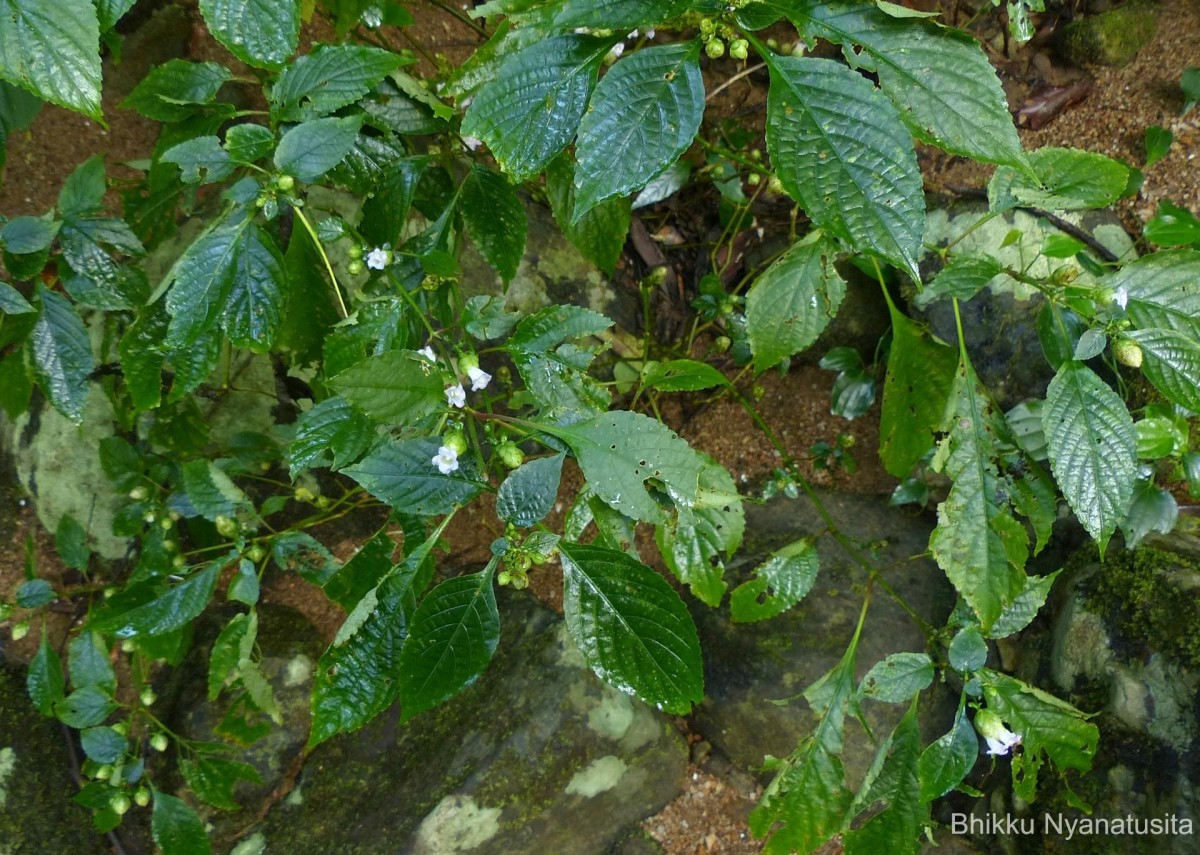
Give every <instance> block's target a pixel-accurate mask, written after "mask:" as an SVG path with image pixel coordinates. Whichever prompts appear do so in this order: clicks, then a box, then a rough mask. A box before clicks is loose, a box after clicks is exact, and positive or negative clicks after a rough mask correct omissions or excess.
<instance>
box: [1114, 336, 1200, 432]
mask: <svg viewBox="0 0 1200 855" xmlns="http://www.w3.org/2000/svg"><path fill="white" fill-rule="evenodd" d="M1129 336H1130V338H1132V339H1133V340H1134V341H1136V342H1137V343H1138V346H1139V347H1140V348H1141V349H1142V373H1143V374H1145V375H1146V379H1147V380H1149V381H1150V382H1151V383H1153V384H1154V386H1155V387H1156V388H1157V389H1158V391H1160V392H1162V393H1163V394H1164V395H1165V396H1166V397H1167V399H1168V400H1169V401H1172V402H1174V403H1176V404H1179V405H1180V406H1181V407H1187V408H1188V409H1189V410H1192V411H1193V412H1200V344H1197V343H1196V341H1195V340H1194V339H1192V338H1189V337H1188V336H1185V335H1180V334H1179V333H1177V332H1175V331H1174V330H1161V329H1148V330H1145V329H1144V330H1133V331H1131V332H1130V333H1129Z"/></svg>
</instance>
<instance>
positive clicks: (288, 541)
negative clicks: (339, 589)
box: [271, 531, 339, 585]
mask: <svg viewBox="0 0 1200 855" xmlns="http://www.w3.org/2000/svg"><path fill="white" fill-rule="evenodd" d="M271 557H272V558H273V559H274V560H275V563H276V565H278V566H279V568H280V569H281V570H286V571H288V572H291V573H298V574H300V575H301V576H303V577H304V578H305V579H307V580H308V581H310V582H312V583H313V584H314V585H324V584H325V583H326V582H327V581H329V579H330V578H332V576H333V574H334V573H336V572H337V570H338V567H339V564H338V560H337V559H336V558H334V557H333V555H332V553H330V551H329V550H328V549H326V548H325V547H324V545H322V543H321V541H319V540H317V539H316V538H315V537H313V536H312V535H311V534H307V533H305V532H302V531H291V532H285V533H284V534H281V535H279V536H278V537H276V538H274V539H273V540H272V541H271Z"/></svg>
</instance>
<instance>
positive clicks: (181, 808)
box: [150, 790, 212, 855]
mask: <svg viewBox="0 0 1200 855" xmlns="http://www.w3.org/2000/svg"><path fill="white" fill-rule="evenodd" d="M150 828H151V830H152V832H153V834H154V842H155V843H157V844H158V846H159V848H160V849H162V851H163V855H211V853H212V845H211V844H210V843H209V842H208V834H207V833H205V831H204V823H202V822H201V821H200V817H198V816H196V812H195V811H194V810H192V809H191V808H190V807H188V806H187V803H186V802H184V801H183V800H182V799H177V798H175V796H168V795H167V794H166V793H162V792H159V791H158V790H154V809H153V812H152V813H151V815H150Z"/></svg>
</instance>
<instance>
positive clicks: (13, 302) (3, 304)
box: [0, 282, 37, 315]
mask: <svg viewBox="0 0 1200 855" xmlns="http://www.w3.org/2000/svg"><path fill="white" fill-rule="evenodd" d="M36 311H37V309H35V308H34V307H33V306H31V305H30V303H29V301H28V300H26V299H25V298H24V297H23V296H21V292H20V291H18V290H17V289H16V288H14V287H13V286H11V285H9V284H8V283H7V282H0V312H3V313H4V314H6V315H29V314H33V313H34V312H36Z"/></svg>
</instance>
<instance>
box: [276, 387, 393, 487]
mask: <svg viewBox="0 0 1200 855" xmlns="http://www.w3.org/2000/svg"><path fill="white" fill-rule="evenodd" d="M374 435H375V429H374V426H373V425H372V424H371V422H370V420H369V419H368V418H367V417H366V416H365V415H363V414H362V412H361V411H360V410H358V408H356V407H355V406H354V405H353V404H351V403H350V402H349V401H347V400H345V399H344V398H340V397H337V396H336V395H335V396H334V397H332V398H326V399H325V400H324V401H322V402H321V403H319V404H317V405H316V406H315V407H313V408H312V409H311V410H309V411H308V412H306V413H304V414H303V415H301V416H300V418H299V420H298V421H297V422H296V435H295V438H293V439H292V442H291V444H290V445H289V446H288V470H289V472H290V473H291V476H292V478H293V479H294V478H295V477H296V475H298V474H299V473H300V472H302V471H303V470H305V469H307V468H309V467H310V466H312V465H313V463H317V462H319V463H322V464H324V465H328V466H329V468H331V469H341V468H342V467H343V466H345V465H346V464H348V463H350V462H352V461H354V460H357V459H358V458H359V456H360V455H361V454H362V453H363V452H364V451H366V450H367V446H369V445H370V443H371V438H372V437H373V436H374ZM326 452H329V454H328V456H327V455H326Z"/></svg>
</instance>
